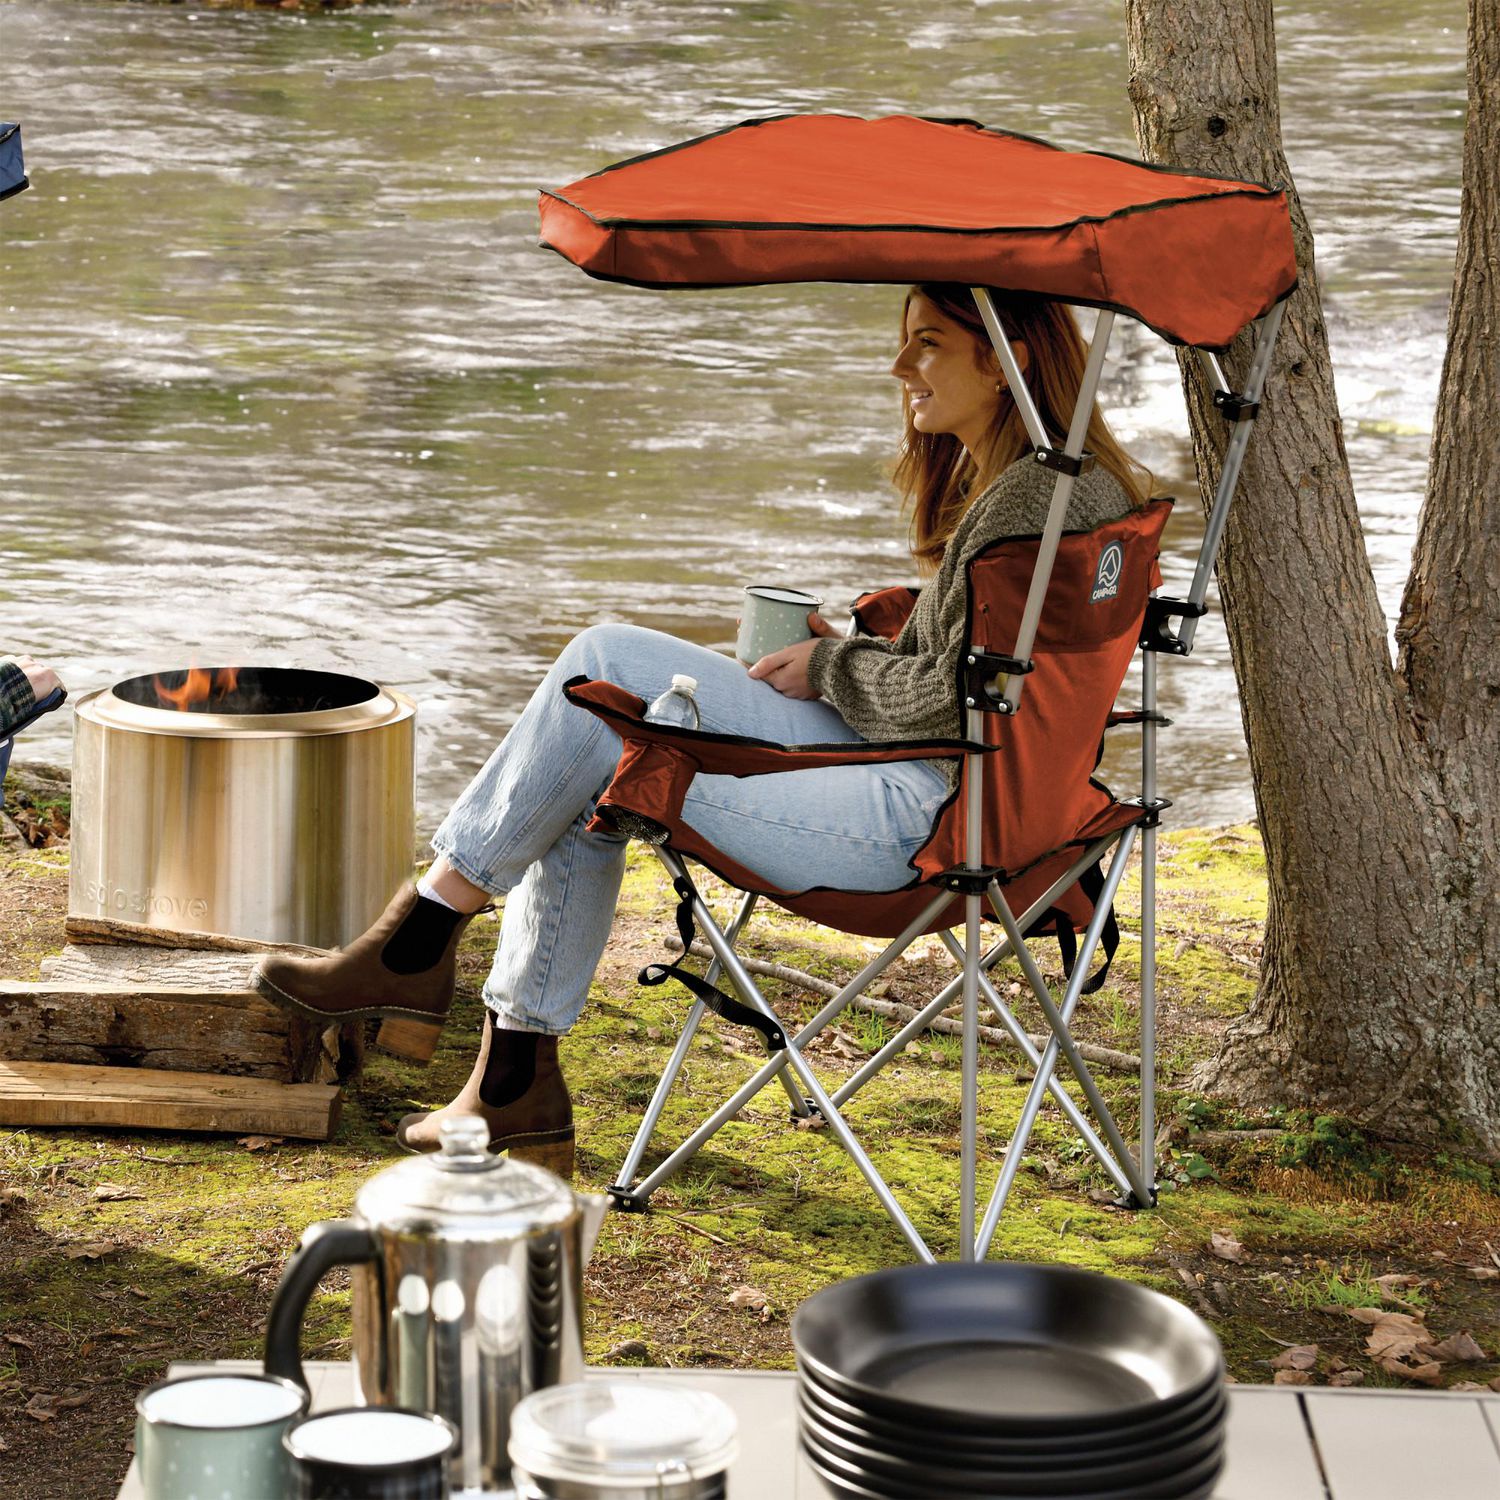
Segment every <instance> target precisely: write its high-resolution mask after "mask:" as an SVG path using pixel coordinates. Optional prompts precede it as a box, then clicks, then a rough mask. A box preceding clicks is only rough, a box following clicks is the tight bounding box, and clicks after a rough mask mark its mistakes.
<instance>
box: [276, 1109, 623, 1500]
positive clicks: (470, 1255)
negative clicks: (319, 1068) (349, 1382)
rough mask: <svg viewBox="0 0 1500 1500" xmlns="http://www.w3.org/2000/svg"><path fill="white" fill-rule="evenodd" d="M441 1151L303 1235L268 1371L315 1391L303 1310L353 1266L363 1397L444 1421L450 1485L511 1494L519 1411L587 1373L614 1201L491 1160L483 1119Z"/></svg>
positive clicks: (519, 1165) (282, 1293)
mask: <svg viewBox="0 0 1500 1500" xmlns="http://www.w3.org/2000/svg"><path fill="white" fill-rule="evenodd" d="M441 1142H442V1144H441V1147H440V1149H439V1150H438V1151H437V1152H436V1153H435V1154H434V1155H431V1156H414V1157H412V1158H411V1159H410V1160H408V1161H403V1162H400V1163H398V1164H397V1165H396V1166H393V1167H389V1168H387V1169H386V1170H385V1171H383V1172H381V1173H380V1174H379V1175H378V1176H376V1177H374V1178H372V1179H371V1180H370V1181H369V1182H368V1183H366V1184H365V1186H364V1187H363V1188H362V1189H361V1190H360V1192H359V1194H358V1196H357V1197H356V1198H355V1202H354V1210H355V1211H354V1217H353V1218H349V1219H333V1220H328V1221H324V1222H321V1223H317V1224H313V1225H311V1226H310V1227H309V1228H308V1230H307V1232H306V1234H304V1235H303V1237H302V1243H301V1246H300V1247H299V1248H298V1250H297V1253H296V1254H295V1255H294V1256H293V1257H292V1259H291V1261H290V1262H288V1264H287V1268H286V1271H285V1272H284V1273H283V1275H282V1278H281V1284H280V1285H279V1286H278V1287H277V1289H276V1296H275V1299H274V1300H273V1302H272V1304H271V1316H270V1320H269V1323H268V1324H267V1328H266V1361H265V1363H266V1369H267V1371H268V1372H270V1373H271V1374H275V1375H284V1376H287V1377H288V1378H290V1379H292V1380H295V1381H297V1382H298V1383H299V1384H301V1385H302V1386H303V1387H304V1388H305V1387H306V1384H307V1382H306V1379H305V1377H304V1375H303V1370H302V1357H301V1353H300V1348H299V1334H300V1331H301V1325H302V1317H303V1313H304V1312H305V1310H306V1307H307V1301H308V1298H309V1297H310V1296H311V1295H312V1293H313V1290H314V1288H315V1287H316V1286H317V1284H318V1281H319V1279H320V1278H321V1277H322V1276H323V1275H324V1274H325V1273H326V1272H327V1271H329V1270H331V1269H332V1268H333V1267H334V1266H340V1265H348V1266H352V1267H353V1268H354V1354H353V1357H354V1363H355V1376H356V1388H357V1394H356V1399H357V1400H358V1401H359V1402H360V1403H362V1404H368V1405H377V1406H404V1407H412V1408H415V1409H417V1410H419V1411H432V1412H437V1413H438V1414H439V1415H440V1416H443V1417H446V1418H447V1419H448V1420H449V1421H450V1422H452V1423H453V1425H454V1426H455V1427H457V1428H458V1430H459V1445H458V1448H457V1449H456V1450H455V1452H454V1456H453V1461H452V1473H451V1479H452V1484H453V1488H454V1489H455V1490H459V1489H485V1490H502V1491H504V1490H509V1488H510V1482H511V1480H510V1460H509V1458H508V1457H507V1456H506V1445H507V1443H508V1441H509V1439H510V1415H511V1412H512V1411H513V1410H514V1408H515V1406H516V1404H517V1403H518V1402H519V1401H520V1400H521V1399H522V1398H523V1397H524V1396H527V1395H529V1394H530V1393H531V1392H532V1391H535V1390H541V1389H543V1388H544V1387H546V1386H551V1385H560V1384H564V1383H566V1382H569V1381H575V1380H580V1379H581V1378H582V1376H583V1331H582V1316H583V1269H584V1266H585V1265H586V1263H587V1261H588V1258H589V1255H590V1254H591V1253H592V1251H593V1248H594V1241H595V1239H596V1238H597V1237H598V1233H599V1227H600V1225H601V1223H602V1222H603V1219H604V1213H605V1209H606V1207H607V1206H608V1199H606V1198H603V1197H597V1196H590V1195H584V1194H579V1193H575V1192H574V1191H573V1190H572V1189H571V1188H570V1187H568V1186H567V1184H566V1183H564V1182H562V1181H561V1180H560V1179H559V1178H557V1177H554V1176H553V1175H552V1174H551V1173H550V1172H546V1171H543V1170H542V1169H541V1168H540V1167H534V1166H531V1165H530V1164H529V1163H526V1162H519V1161H510V1160H508V1159H507V1158H505V1157H501V1156H496V1155H492V1154H491V1153H490V1150H489V1127H488V1126H487V1125H486V1124H485V1122H484V1121H483V1120H481V1119H480V1118H479V1117H478V1116H476V1115H456V1116H454V1117H453V1118H452V1119H450V1120H445V1121H444V1122H443V1125H442V1130H441Z"/></svg>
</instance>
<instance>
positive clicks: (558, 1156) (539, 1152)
mask: <svg viewBox="0 0 1500 1500" xmlns="http://www.w3.org/2000/svg"><path fill="white" fill-rule="evenodd" d="M506 1154H507V1155H508V1156H509V1157H510V1158H511V1160H512V1161H528V1162H530V1163H531V1164H532V1166H534V1167H545V1168H546V1169H547V1170H548V1171H549V1172H551V1173H553V1174H555V1175H556V1176H558V1177H561V1178H562V1180H563V1181H564V1182H571V1181H572V1180H573V1138H572V1137H571V1136H569V1137H568V1139H567V1140H565V1141H549V1142H548V1143H547V1144H546V1145H544V1146H512V1147H511V1148H510V1150H509V1151H508V1152H507V1153H506Z"/></svg>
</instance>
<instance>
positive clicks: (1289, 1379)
mask: <svg viewBox="0 0 1500 1500" xmlns="http://www.w3.org/2000/svg"><path fill="white" fill-rule="evenodd" d="M1312 1383H1313V1377H1312V1371H1311V1370H1278V1371H1277V1372H1276V1374H1275V1375H1274V1376H1272V1378H1271V1384H1272V1385H1311V1384H1312Z"/></svg>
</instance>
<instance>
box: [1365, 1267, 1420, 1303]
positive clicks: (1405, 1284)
mask: <svg viewBox="0 0 1500 1500" xmlns="http://www.w3.org/2000/svg"><path fill="white" fill-rule="evenodd" d="M1431 1284H1432V1283H1431V1282H1430V1281H1427V1280H1426V1279H1425V1278H1423V1277H1421V1276H1411V1275H1405V1274H1403V1273H1402V1272H1400V1271H1392V1272H1391V1273H1390V1275H1388V1276H1377V1277H1376V1278H1375V1285H1376V1286H1378V1287H1379V1288H1380V1300H1381V1301H1382V1302H1390V1303H1394V1304H1395V1305H1396V1306H1397V1307H1407V1306H1409V1305H1410V1304H1409V1303H1408V1302H1407V1300H1406V1298H1405V1297H1403V1296H1402V1295H1401V1294H1402V1292H1405V1291H1415V1290H1416V1289H1417V1288H1418V1287H1424V1286H1431Z"/></svg>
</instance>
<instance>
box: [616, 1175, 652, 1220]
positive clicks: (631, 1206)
mask: <svg viewBox="0 0 1500 1500" xmlns="http://www.w3.org/2000/svg"><path fill="white" fill-rule="evenodd" d="M604 1193H605V1196H606V1197H607V1198H608V1199H609V1206H610V1207H611V1208H612V1209H614V1210H615V1212H616V1213H622V1214H643V1213H647V1212H649V1211H650V1208H651V1203H650V1200H649V1199H647V1198H643V1197H641V1195H640V1194H639V1193H638V1192H636V1191H635V1189H634V1188H628V1187H621V1186H620V1184H619V1183H618V1182H617V1183H615V1184H614V1185H613V1186H611V1187H607V1188H605V1190H604Z"/></svg>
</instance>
